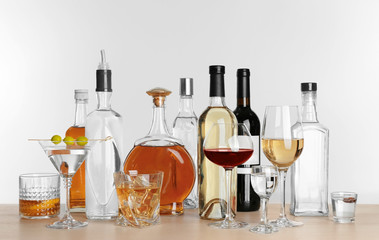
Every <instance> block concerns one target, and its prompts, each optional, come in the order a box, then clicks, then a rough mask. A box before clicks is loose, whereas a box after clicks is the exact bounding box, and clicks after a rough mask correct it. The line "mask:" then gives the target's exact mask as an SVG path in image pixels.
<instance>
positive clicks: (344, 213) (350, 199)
mask: <svg viewBox="0 0 379 240" xmlns="http://www.w3.org/2000/svg"><path fill="white" fill-rule="evenodd" d="M330 196H331V199H332V208H333V221H334V222H337V223H352V222H354V221H355V206H356V203H357V198H358V194H356V193H354V192H332V193H331V194H330Z"/></svg>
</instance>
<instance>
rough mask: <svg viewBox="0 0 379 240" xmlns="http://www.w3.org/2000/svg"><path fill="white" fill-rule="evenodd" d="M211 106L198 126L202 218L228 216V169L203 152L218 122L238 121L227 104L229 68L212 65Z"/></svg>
mask: <svg viewBox="0 0 379 240" xmlns="http://www.w3.org/2000/svg"><path fill="white" fill-rule="evenodd" d="M209 73H210V91H209V97H210V105H209V107H208V108H207V109H206V110H205V111H204V112H203V113H202V114H201V116H200V118H199V128H198V155H197V156H198V164H199V175H198V181H199V215H200V218H202V219H224V218H225V214H226V208H227V201H228V199H227V196H226V182H225V170H224V168H222V167H220V166H218V165H216V164H214V163H212V162H211V161H210V160H209V159H208V158H207V157H206V156H205V155H204V151H203V143H204V138H205V135H206V134H207V132H208V131H209V129H211V127H212V125H213V124H214V123H234V124H236V123H237V119H236V117H235V116H234V114H233V112H232V111H231V110H230V109H229V108H227V107H226V105H225V88H224V74H225V67H224V66H220V65H215V66H210V67H209ZM236 179H237V172H236V170H235V169H234V170H233V172H232V191H231V193H230V194H231V196H232V199H234V200H233V202H232V203H231V207H232V212H233V214H235V212H236V192H237V191H236Z"/></svg>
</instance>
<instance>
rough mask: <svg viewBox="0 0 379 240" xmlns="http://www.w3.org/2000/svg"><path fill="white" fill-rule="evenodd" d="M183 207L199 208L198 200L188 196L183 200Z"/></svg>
mask: <svg viewBox="0 0 379 240" xmlns="http://www.w3.org/2000/svg"><path fill="white" fill-rule="evenodd" d="M183 207H184V209H193V208H198V206H197V201H195V200H194V199H188V198H186V199H185V200H184V201H183Z"/></svg>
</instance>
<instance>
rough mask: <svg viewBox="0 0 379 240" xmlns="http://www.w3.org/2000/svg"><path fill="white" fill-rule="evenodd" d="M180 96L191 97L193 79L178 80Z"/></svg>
mask: <svg viewBox="0 0 379 240" xmlns="http://www.w3.org/2000/svg"><path fill="white" fill-rule="evenodd" d="M179 94H180V96H192V95H193V79H192V78H181V79H180V89H179Z"/></svg>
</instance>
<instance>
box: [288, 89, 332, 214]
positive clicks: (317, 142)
mask: <svg viewBox="0 0 379 240" xmlns="http://www.w3.org/2000/svg"><path fill="white" fill-rule="evenodd" d="M301 92H302V102H303V105H302V121H303V131H304V142H305V144H306V145H305V147H304V150H303V152H302V154H301V156H300V158H299V159H298V160H297V161H296V162H295V163H294V164H293V165H292V167H291V168H292V169H291V172H292V173H291V186H292V192H291V208H290V212H291V214H292V215H295V216H328V214H329V209H328V164H329V163H328V162H329V130H328V129H327V128H326V127H324V126H323V125H321V124H320V123H319V122H318V119H317V112H316V98H317V83H310V82H307V83H302V84H301Z"/></svg>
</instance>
